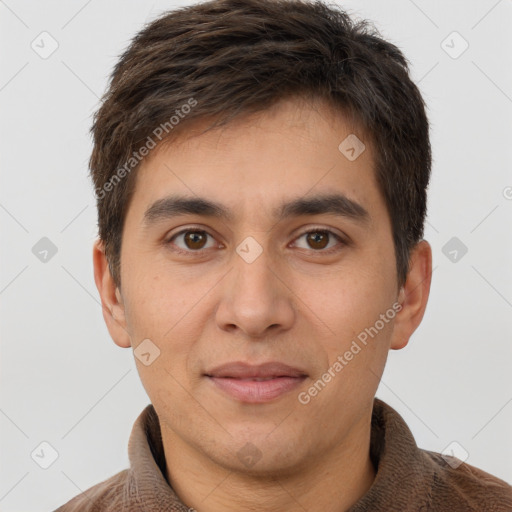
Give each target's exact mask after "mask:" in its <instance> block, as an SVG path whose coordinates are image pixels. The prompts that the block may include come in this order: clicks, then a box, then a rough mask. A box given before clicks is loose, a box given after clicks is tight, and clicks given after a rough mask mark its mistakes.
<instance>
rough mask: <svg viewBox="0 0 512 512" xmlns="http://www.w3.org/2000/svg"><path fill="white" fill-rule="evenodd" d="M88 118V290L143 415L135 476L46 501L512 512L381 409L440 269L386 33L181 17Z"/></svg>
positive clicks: (423, 143)
mask: <svg viewBox="0 0 512 512" xmlns="http://www.w3.org/2000/svg"><path fill="white" fill-rule="evenodd" d="M92 131H93V135H94V149H93V154H92V157H91V161H90V167H91V175H92V179H93V181H94V185H95V189H96V194H97V203H98V218H99V239H98V241H97V242H96V244H95V246H94V254H93V256H94V268H95V280H96V285H97V287H98V290H99V293H100V296H101V300H102V304H103V314H104V318H105V322H106V323H107V326H108V329H109V332H110V334H111V336H112V338H113V340H114V341H115V343H116V344H117V345H119V346H120V347H126V348H129V347H131V348H132V349H133V350H134V355H135V360H136V364H137V367H138V371H139V374H140V377H141V380H142V383H143V385H144V387H145V389H146V391H147V394H148V396H149V398H150V400H151V404H150V405H148V406H147V408H146V409H145V410H144V411H143V412H142V413H141V415H140V416H139V418H138V419H137V421H136V423H135V425H134V427H133V430H132V434H131V438H130V443H129V456H130V469H127V470H124V471H122V472H120V473H118V474H117V475H115V476H113V477H111V478H110V479H108V480H106V481H105V482H102V483H99V484H98V485H96V486H94V487H93V488H91V489H89V490H87V491H85V492H84V493H82V494H80V495H78V496H77V497H75V498H74V499H72V500H71V501H70V502H68V503H67V504H66V505H63V506H62V507H60V508H59V509H58V511H60V512H64V511H66V512H68V511H79V510H80V511H89V510H90V511H93V510H94V511H122V510H123V511H124V510H127V511H143V510H144V511H152V510H155V511H156V510H158V511H163V510H176V511H178V510H179V511H186V510H198V511H199V512H218V511H223V512H224V511H235V510H236V511H248V510H258V511H272V512H277V511H304V510H306V511H308V512H314V511H322V512H326V511H327V512H342V511H350V512H360V511H370V510H375V511H415V512H417V511H427V510H430V511H450V512H454V511H465V512H466V511H469V510H473V511H477V510H478V511H482V510H492V511H506V510H508V511H510V510H512V487H510V486H509V485H508V484H507V483H506V482H504V481H503V480H500V479H498V478H496V477H494V476H492V475H489V474H488V473H485V472H484V471H482V470H479V469H477V468H474V467H472V466H470V465H468V464H463V463H461V464H459V463H454V460H450V459H449V458H447V457H444V456H441V455H440V454H437V453H433V452H429V451H424V450H421V449H419V448H418V447H417V446H416V444H415V441H414V438H413V436H412V434H411V432H410V430H409V429H408V427H407V425H406V424H405V423H404V421H403V419H402V418H401V417H400V415H399V414H398V413H397V412H396V411H394V410H393V409H392V408H391V407H389V406H388V405H387V404H385V403H384V402H382V401H381V400H378V399H376V398H375V393H376V390H377V387H378V384H379V380H380V377H381V375H382V373H383V370H384V366H385V363H386V359H387V354H388V351H389V350H390V349H395V350H396V349H400V348H403V347H404V346H405V345H406V344H407V343H408V341H409V338H410V336H411V335H412V333H413V332H414V331H415V329H416V328H417V327H418V325H419V324H420V322H421V320H422V317H423V314H424V311H425V308H426V304H427V300H428V295H429V290H430V280H431V271H432V261H431V260H432V256H431V248H430V246H429V244H428V242H426V241H425V240H423V239H422V236H423V224H424V219H425V214H426V189H427V185H428V182H429V176H430V167H431V151H430V143H429V134H428V121H427V117H426V114H425V108H424V104H423V100H422V98H421V95H420V93H419V91H418V89H417V87H416V86H415V85H414V84H413V83H412V81H411V80H410V78H409V75H408V69H407V63H406V60H405V58H404V57H403V55H402V54H401V52H400V51H399V50H398V49H397V48H396V47H395V46H393V45H392V44H390V43H388V42H386V41H384V40H382V39H381V38H380V37H379V36H378V34H377V33H376V32H375V31H374V30H373V29H371V27H370V26H369V25H367V24H365V23H362V22H361V23H358V24H356V23H353V22H352V21H351V20H350V18H349V17H348V16H347V15H346V14H345V13H344V12H342V11H341V10H339V9H336V8H334V7H328V6H326V5H325V4H322V3H311V2H303V1H300V0H282V1H275V0H274V1H272V0H220V1H213V2H207V3H202V4H198V5H195V6H190V7H186V8H182V9H180V10H177V11H174V12H170V13H167V14H165V15H164V16H162V17H160V18H159V19H157V20H156V21H154V22H152V23H151V24H150V25H148V26H147V27H146V28H144V29H143V30H142V31H141V32H140V33H139V34H138V35H137V36H136V37H135V38H134V40H133V41H132V43H131V45H130V47H129V48H128V49H127V50H126V52H125V53H124V54H123V55H122V56H121V58H120V61H119V62H118V64H117V65H116V67H115V69H114V72H113V74H112V78H111V83H110V88H109V91H108V93H107V95H106V96H105V98H104V101H103V104H102V106H101V108H100V109H99V111H98V112H97V114H96V115H95V119H94V126H93V130H92ZM455 462H456V461H455Z"/></svg>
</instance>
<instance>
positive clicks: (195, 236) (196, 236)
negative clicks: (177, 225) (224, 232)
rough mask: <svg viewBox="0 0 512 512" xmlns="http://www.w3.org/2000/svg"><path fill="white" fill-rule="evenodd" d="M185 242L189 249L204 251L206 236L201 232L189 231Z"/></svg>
mask: <svg viewBox="0 0 512 512" xmlns="http://www.w3.org/2000/svg"><path fill="white" fill-rule="evenodd" d="M184 241H185V245H186V246H187V247H188V248H189V249H202V248H203V246H204V244H205V242H206V236H205V234H204V233H203V232H201V231H187V232H186V234H185V236H184Z"/></svg>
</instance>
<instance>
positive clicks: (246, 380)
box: [205, 362, 307, 403]
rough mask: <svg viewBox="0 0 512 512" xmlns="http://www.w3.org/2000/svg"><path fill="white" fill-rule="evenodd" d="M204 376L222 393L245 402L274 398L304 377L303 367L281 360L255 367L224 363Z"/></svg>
mask: <svg viewBox="0 0 512 512" xmlns="http://www.w3.org/2000/svg"><path fill="white" fill-rule="evenodd" d="M205 376H206V377H207V378H208V379H209V380H210V381H211V382H212V383H213V384H214V385H215V386H216V388H217V389H220V390H221V391H222V392H223V393H225V394H227V395H229V396H230V397H231V398H235V399H237V400H239V401H241V402H247V403H262V402H267V401H270V400H275V399H276V398H278V397H280V396H282V395H284V394H285V393H288V392H289V391H291V390H293V389H295V388H296V387H298V386H299V385H300V384H301V383H302V382H303V381H304V380H305V379H306V378H307V374H306V372H305V371H304V370H302V369H300V368H296V367H293V366H290V365H287V364H284V363H280V362H269V363H264V364H260V365H256V366H255V365H249V364H247V363H243V362H234V363H227V364H224V365H221V366H217V367H216V368H214V369H212V370H209V371H208V372H206V373H205Z"/></svg>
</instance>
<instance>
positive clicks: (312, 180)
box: [133, 100, 384, 220]
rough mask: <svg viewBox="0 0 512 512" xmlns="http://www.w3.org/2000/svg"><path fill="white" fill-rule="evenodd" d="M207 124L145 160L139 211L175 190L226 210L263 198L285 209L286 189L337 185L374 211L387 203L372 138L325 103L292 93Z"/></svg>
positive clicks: (334, 188) (266, 204) (305, 192)
mask: <svg viewBox="0 0 512 512" xmlns="http://www.w3.org/2000/svg"><path fill="white" fill-rule="evenodd" d="M207 126H208V122H207V121H203V122H197V123H195V124H192V125H190V127H189V128H187V129H186V130H185V129H184V130H183V131H182V132H181V134H180V135H179V136H178V137H176V138H175V139H174V140H172V141H171V140H170V141H167V143H166V144H164V145H161V146H159V147H157V148H156V149H155V150H153V152H152V153H151V154H150V155H149V156H148V157H147V158H146V160H144V161H143V162H142V164H141V166H140V168H139V169H138V171H137V176H136V184H135V192H134V196H133V202H134V205H133V206H134V207H135V208H136V209H137V210H138V212H137V213H138V217H139V218H141V217H146V212H147V210H148V208H149V207H150V206H151V205H154V204H155V202H157V201H159V200H160V201H162V200H164V199H165V198H166V197H167V196H169V195H176V194H178V195H180V196H182V197H183V196H184V195H186V196H188V197H192V196H197V197H201V198H209V199H211V202H212V203H216V204H224V205H225V206H226V208H225V210H226V211H225V212H224V213H226V214H229V213H231V212H234V213H238V214H242V213H243V212H244V211H245V212H248V211H254V209H255V207H256V206H258V208H257V210H258V213H262V212H264V211H265V212H266V213H267V214H268V216H269V217H275V216H276V212H277V210H278V209H281V210H282V206H283V204H284V201H283V198H284V197H286V198H288V199H292V198H296V199H297V198H300V197H308V196H317V195H318V194H320V195H322V196H326V195H332V194H333V193H335V192H337V193H341V194H343V195H344V197H346V198H347V199H348V200H349V201H352V202H353V203H355V204H359V205H361V207H362V208H363V209H364V210H366V211H368V212H369V215H370V217H372V216H373V215H374V213H373V212H372V210H375V209H376V208H377V209H379V208H382V207H384V204H383V199H382V197H380V193H379V190H378V187H377V184H376V180H375V173H374V156H373V150H372V146H371V144H370V141H369V140H367V139H366V136H365V134H364V133H363V132H362V131H361V130H360V129H359V128H358V127H357V126H356V125H355V124H354V122H353V121H352V120H351V119H350V118H348V117H347V118H345V117H344V116H343V115H340V113H338V112H334V111H333V109H332V108H329V107H328V106H327V105H326V104H323V103H321V102H315V103H309V102H304V101H297V100H287V101H284V102H281V103H279V104H277V105H276V106H274V107H273V108H272V109H270V110H267V111H263V112H260V113H257V114H255V115H252V116H246V117H241V118H238V119H235V120H233V121H232V122H230V123H228V124H227V125H225V126H223V127H221V128H216V129H213V130H209V131H206V132H205V131H204V130H205V128H206V127H207ZM338 195H339V194H338ZM249 204H252V205H253V206H252V208H247V205H249ZM203 206H204V205H203ZM227 216H228V215H226V217H227ZM231 220H233V219H231Z"/></svg>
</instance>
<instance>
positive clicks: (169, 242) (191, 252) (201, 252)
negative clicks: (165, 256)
mask: <svg viewBox="0 0 512 512" xmlns="http://www.w3.org/2000/svg"><path fill="white" fill-rule="evenodd" d="M185 233H206V234H207V235H209V236H211V237H212V238H214V237H213V235H212V234H210V233H208V231H206V230H204V229H194V228H188V229H183V230H181V231H179V232H178V233H175V234H174V235H172V236H171V237H170V238H169V239H168V240H166V242H165V244H166V245H172V241H173V240H174V239H175V238H177V237H178V236H180V235H183V234H185ZM310 233H327V234H329V235H331V236H333V237H334V238H335V239H336V240H337V241H338V242H339V243H340V244H341V245H342V246H346V245H348V242H347V241H346V240H344V239H343V238H342V237H341V236H340V235H338V234H337V233H335V232H334V231H331V230H330V229H325V228H320V227H318V228H312V229H310V230H308V231H304V232H303V233H301V234H300V235H298V236H297V237H296V238H295V240H298V239H299V238H301V237H303V236H305V235H308V234H310ZM329 241H330V240H329ZM341 249H342V247H331V248H330V249H318V250H315V249H310V250H311V251H312V252H314V253H319V254H334V253H336V252H338V251H340V250H341ZM172 250H173V251H174V252H176V253H178V254H184V255H186V256H193V255H197V256H202V255H204V253H205V252H206V251H207V250H208V249H198V250H197V251H194V250H185V249H181V248H180V247H173V248H172Z"/></svg>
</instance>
